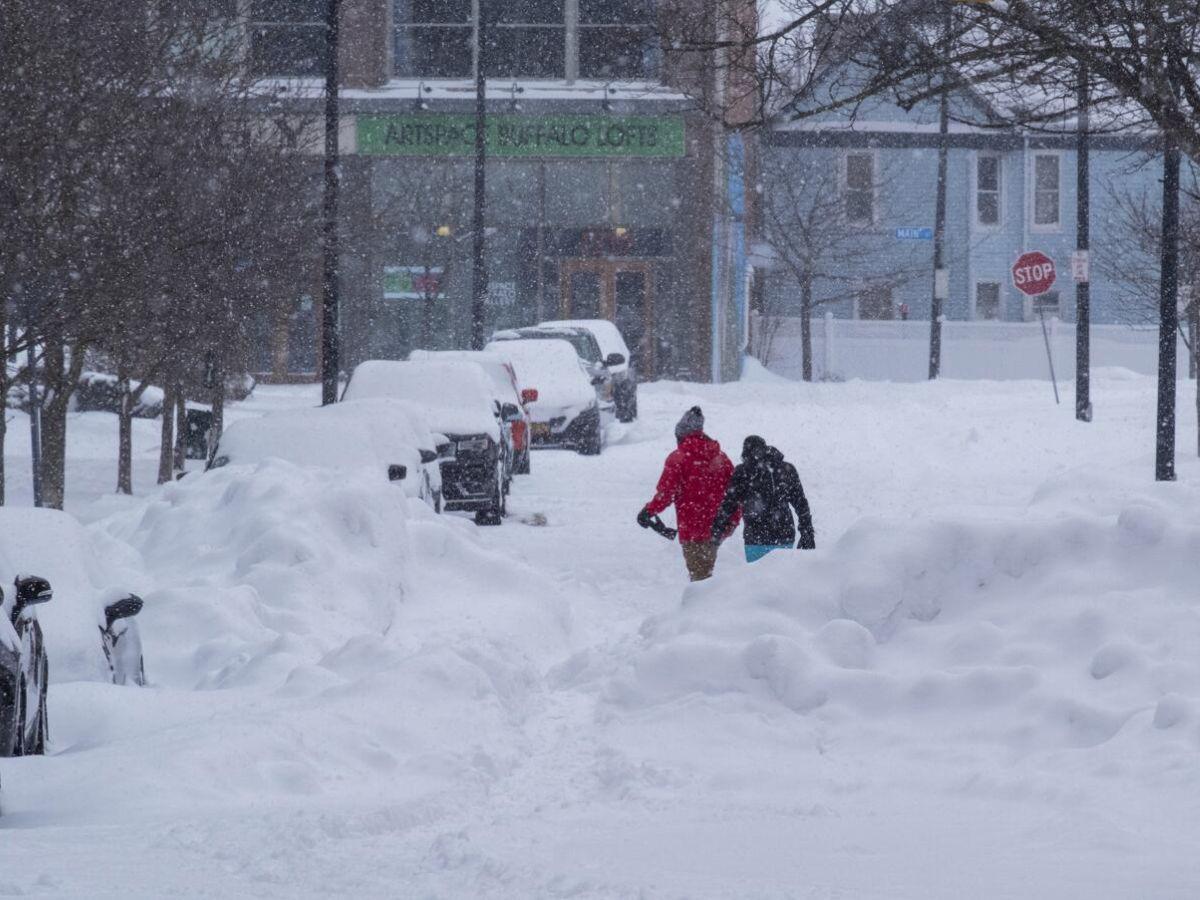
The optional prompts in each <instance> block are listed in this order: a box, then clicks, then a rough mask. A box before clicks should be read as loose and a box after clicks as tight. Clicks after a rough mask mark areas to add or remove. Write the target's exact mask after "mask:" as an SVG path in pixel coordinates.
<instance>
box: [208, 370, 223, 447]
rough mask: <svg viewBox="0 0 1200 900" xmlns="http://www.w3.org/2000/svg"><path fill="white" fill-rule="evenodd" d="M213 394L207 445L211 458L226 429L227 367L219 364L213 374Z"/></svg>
mask: <svg viewBox="0 0 1200 900" xmlns="http://www.w3.org/2000/svg"><path fill="white" fill-rule="evenodd" d="M213 380H214V384H213V395H212V424H211V425H210V426H209V428H208V441H207V446H206V447H205V449H206V451H207V455H208V458H209V459H210V460H211V459H212V458H213V454H214V453H216V451H217V444H218V443H219V442H220V440H221V432H222V431H224V430H225V368H224V366H221V365H218V366H217V367H216V369H215V371H214V376H213Z"/></svg>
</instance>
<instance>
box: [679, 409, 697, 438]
mask: <svg viewBox="0 0 1200 900" xmlns="http://www.w3.org/2000/svg"><path fill="white" fill-rule="evenodd" d="M703 430H704V413H702V412H701V411H700V407H698V406H693V407H692V408H691V409H689V410H688V411H687V412H685V413H684V414H683V418H682V419H680V420H679V424H678V425H676V426H675V440H676V441H682V440H683V439H684V438H685V437H687V436H688V435H689V434H695V433H696V432H698V431H703Z"/></svg>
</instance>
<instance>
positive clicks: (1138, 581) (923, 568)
mask: <svg viewBox="0 0 1200 900" xmlns="http://www.w3.org/2000/svg"><path fill="white" fill-rule="evenodd" d="M1051 493H1053V492H1051ZM1187 493H1188V500H1189V501H1190V502H1191V503H1194V502H1195V500H1196V497H1195V494H1194V492H1187ZM1167 496H1168V495H1167V493H1166V492H1165V491H1164V492H1162V497H1163V501H1162V502H1152V501H1151V500H1149V499H1147V500H1143V501H1142V502H1138V503H1134V504H1130V505H1128V506H1126V507H1125V508H1123V509H1121V510H1120V511H1119V512H1118V513H1116V514H1096V513H1092V514H1085V513H1082V512H1075V513H1068V512H1059V511H1056V510H1054V509H1053V508H1051V509H1049V510H1047V509H1044V508H1043V507H1045V506H1051V507H1053V506H1054V505H1055V504H1052V503H1051V502H1050V501H1049V500H1043V501H1042V503H1040V504H1038V505H1035V506H1034V507H1033V508H1032V509H1031V510H1030V511H1029V513H1028V514H1026V515H1024V516H1020V517H1018V516H1011V517H992V518H988V519H982V518H963V517H959V518H953V519H950V518H947V519H941V520H936V521H918V522H912V521H900V520H894V519H892V520H887V519H873V520H863V521H861V522H859V523H858V524H857V525H855V526H854V527H853V528H851V529H850V530H849V531H848V532H847V533H846V534H845V535H843V536H842V537H841V538H840V539H839V540H838V541H837V542H836V544H834V546H833V547H832V548H831V549H830V550H829V551H828V552H819V553H814V554H808V553H803V554H802V553H776V554H774V555H772V556H769V557H768V558H767V559H765V560H764V561H763V562H761V563H759V564H757V565H755V566H752V567H749V568H743V569H738V570H735V572H733V573H727V574H725V575H724V576H718V577H717V578H715V579H713V580H712V581H711V582H709V583H706V584H701V585H696V586H693V587H690V588H689V589H688V590H687V591H686V592H685V595H684V601H683V605H682V608H681V609H680V610H678V611H673V612H670V613H667V614H664V615H660V616H656V617H653V618H652V619H650V620H648V621H647V622H646V624H645V625H644V626H643V628H642V636H643V639H644V642H645V643H644V646H643V647H642V648H640V650H639V652H638V653H637V654H636V655H635V656H634V658H633V660H632V662H631V664H630V666H629V667H628V669H627V670H626V671H623V672H620V673H618V674H617V675H616V676H615V677H613V678H612V680H611V681H610V682H609V683H608V685H607V687H606V697H607V700H608V702H609V703H611V704H613V705H614V706H618V707H624V708H644V707H648V706H662V705H666V704H672V703H679V702H681V701H683V700H685V699H686V698H687V697H689V696H690V695H693V694H703V695H710V696H712V695H720V694H732V695H737V697H738V699H737V701H736V704H735V705H736V706H737V707H741V708H744V706H745V703H746V702H752V703H753V704H754V705H757V706H759V707H760V708H761V709H762V711H764V712H765V713H767V714H770V712H771V710H772V708H775V709H778V710H780V711H784V710H786V711H790V712H793V713H798V714H801V715H806V716H811V717H812V719H813V721H814V723H820V724H822V725H824V726H827V727H828V728H829V729H831V731H834V732H836V733H837V734H838V736H839V738H840V739H842V740H851V741H858V742H860V743H861V744H863V745H864V746H867V745H868V744H869V742H870V741H878V740H879V739H880V738H881V737H882V736H884V735H886V737H887V740H888V741H889V743H893V744H894V743H896V742H902V743H907V744H910V745H922V746H928V747H936V748H938V751H939V752H946V751H947V750H948V748H950V747H951V746H954V745H960V747H961V748H967V749H970V750H971V751H972V752H975V751H978V750H979V749H980V748H981V747H988V746H991V747H993V748H994V749H998V750H1002V751H1004V752H1006V753H1009V754H1012V755H1013V756H1015V757H1021V756H1026V755H1028V754H1032V753H1042V752H1046V753H1049V752H1052V751H1056V750H1061V749H1066V748H1101V747H1102V746H1103V745H1105V744H1107V743H1109V742H1117V743H1119V746H1118V747H1116V748H1115V749H1113V751H1112V755H1113V758H1120V757H1121V756H1123V755H1128V754H1129V753H1130V750H1131V747H1132V746H1138V747H1139V748H1140V750H1139V753H1138V754H1137V755H1132V756H1129V757H1128V759H1127V763H1128V765H1129V766H1130V767H1132V768H1134V769H1136V770H1137V774H1138V776H1139V777H1142V778H1158V777H1162V776H1163V775H1164V772H1163V768H1164V766H1165V767H1166V769H1167V770H1168V771H1169V770H1171V769H1175V768H1180V769H1182V768H1184V767H1187V766H1190V765H1193V764H1194V763H1195V761H1196V757H1197V751H1198V750H1200V727H1198V722H1197V711H1198V710H1200V594H1198V592H1197V589H1196V585H1197V584H1200V514H1198V513H1197V512H1196V511H1195V509H1196V507H1195V506H1191V507H1190V508H1189V506H1188V504H1185V503H1182V502H1179V501H1178V500H1176V502H1174V503H1172V504H1170V505H1168V504H1167V503H1166V502H1165V501H1166V498H1167ZM1175 497H1178V492H1176V494H1175Z"/></svg>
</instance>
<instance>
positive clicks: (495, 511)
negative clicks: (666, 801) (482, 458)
mask: <svg viewBox="0 0 1200 900" xmlns="http://www.w3.org/2000/svg"><path fill="white" fill-rule="evenodd" d="M505 498H506V495H505V491H504V467H503V464H500V465H497V466H496V483H495V485H494V487H493V491H492V502H491V505H490V506H489V507H488V508H487V509H481V510H479V511H478V512H477V513H475V524H476V525H499V524H500V523H501V522H503V521H504V516H505V515H507V513H508V502H507V500H506V499H505Z"/></svg>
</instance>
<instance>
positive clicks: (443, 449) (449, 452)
mask: <svg viewBox="0 0 1200 900" xmlns="http://www.w3.org/2000/svg"><path fill="white" fill-rule="evenodd" d="M437 458H438V459H445V460H451V459H454V458H455V453H454V444H452V443H450V442H449V441H447V442H446V443H444V444H438V445H437Z"/></svg>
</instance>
